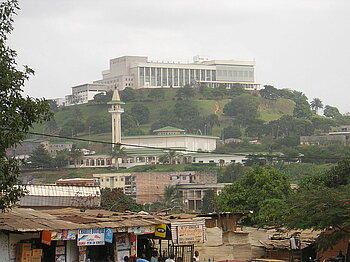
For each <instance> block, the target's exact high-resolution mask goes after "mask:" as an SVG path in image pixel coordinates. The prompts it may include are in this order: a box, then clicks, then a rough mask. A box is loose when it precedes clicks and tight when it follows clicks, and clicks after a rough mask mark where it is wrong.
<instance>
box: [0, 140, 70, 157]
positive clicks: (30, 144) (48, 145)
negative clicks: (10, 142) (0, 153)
mask: <svg viewBox="0 0 350 262" xmlns="http://www.w3.org/2000/svg"><path fill="white" fill-rule="evenodd" d="M40 145H42V146H43V147H44V148H45V150H46V151H47V152H49V154H51V155H53V156H55V155H56V154H57V153H58V152H60V151H63V150H68V151H69V150H70V149H71V148H72V145H73V143H71V142H57V141H47V140H43V139H36V138H30V139H25V140H23V141H22V142H21V143H19V144H17V145H16V147H12V148H9V149H7V150H6V154H7V155H8V156H12V157H16V158H20V159H26V158H28V157H29V155H31V154H32V153H33V151H34V150H35V149H37V148H38V146H40Z"/></svg>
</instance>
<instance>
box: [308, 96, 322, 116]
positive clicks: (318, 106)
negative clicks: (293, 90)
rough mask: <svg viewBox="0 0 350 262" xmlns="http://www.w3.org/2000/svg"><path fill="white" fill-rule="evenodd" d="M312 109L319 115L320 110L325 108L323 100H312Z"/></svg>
mask: <svg viewBox="0 0 350 262" xmlns="http://www.w3.org/2000/svg"><path fill="white" fill-rule="evenodd" d="M310 106H311V109H312V110H313V111H314V112H315V113H316V114H317V112H318V110H319V109H322V108H323V104H322V101H321V99H319V98H314V99H312V101H311V103H310Z"/></svg>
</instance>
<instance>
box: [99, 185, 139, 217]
mask: <svg viewBox="0 0 350 262" xmlns="http://www.w3.org/2000/svg"><path fill="white" fill-rule="evenodd" d="M101 207H102V208H103V209H106V210H111V211H115V212H125V211H132V212H139V211H141V205H139V204H137V203H136V201H135V200H134V199H133V198H132V197H130V196H127V195H125V194H124V192H123V189H121V188H114V189H110V188H104V189H101Z"/></svg>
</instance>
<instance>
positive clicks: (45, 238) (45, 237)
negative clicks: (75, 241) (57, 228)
mask: <svg viewBox="0 0 350 262" xmlns="http://www.w3.org/2000/svg"><path fill="white" fill-rule="evenodd" d="M41 243H42V244H45V245H48V246H50V245H51V232H49V231H45V230H44V231H43V232H42V233H41Z"/></svg>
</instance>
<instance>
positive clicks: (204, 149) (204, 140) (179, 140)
mask: <svg viewBox="0 0 350 262" xmlns="http://www.w3.org/2000/svg"><path fill="white" fill-rule="evenodd" d="M108 104H110V105H111V108H110V109H109V110H108V112H109V113H111V115H112V142H113V144H118V143H120V144H121V145H122V147H123V148H124V151H125V153H126V156H125V157H124V158H123V159H119V166H120V167H124V168H129V167H132V166H136V165H148V164H160V161H159V158H160V157H161V156H162V155H164V154H165V153H166V152H168V151H169V150H171V149H173V150H174V149H175V150H176V151H177V152H178V153H179V154H181V155H182V157H181V158H179V159H178V160H176V162H177V163H217V164H219V163H220V164H226V165H227V164H230V163H234V162H242V160H243V159H244V158H245V157H244V156H240V155H227V154H212V153H210V152H211V151H214V150H215V149H216V142H217V140H218V139H219V137H215V136H207V135H197V134H187V133H186V132H185V130H183V129H180V128H176V127H171V126H166V127H163V128H160V129H157V130H153V133H154V134H153V135H140V136H124V137H123V136H122V131H121V117H122V113H123V112H124V109H123V107H122V106H123V105H124V104H125V103H124V102H122V101H121V100H120V96H119V92H118V90H117V89H115V90H114V92H113V96H112V101H110V102H109V103H108ZM167 149H168V150H167ZM199 151H200V152H199ZM79 164H80V166H81V167H107V166H113V165H114V163H113V161H112V158H111V156H109V155H91V156H85V157H84V159H83V160H81V163H79Z"/></svg>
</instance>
